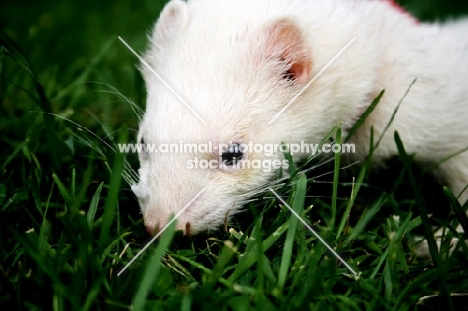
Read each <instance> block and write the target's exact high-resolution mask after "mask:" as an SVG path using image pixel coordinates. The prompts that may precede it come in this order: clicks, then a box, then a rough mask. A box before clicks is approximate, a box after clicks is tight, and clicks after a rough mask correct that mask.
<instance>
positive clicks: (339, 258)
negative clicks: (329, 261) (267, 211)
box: [268, 187, 357, 275]
mask: <svg viewBox="0 0 468 311" xmlns="http://www.w3.org/2000/svg"><path fill="white" fill-rule="evenodd" d="M268 189H269V190H270V191H271V192H272V193H273V194H274V195H275V196H276V197H277V198H278V199H279V200H280V201H281V203H283V204H284V206H286V207H287V208H288V209H289V210H290V211H291V213H293V215H294V216H296V217H297V218H298V219H299V220H300V221H301V222H302V223H303V224H304V226H306V227H307V229H309V230H310V232H312V233H313V235H315V237H316V238H317V239H319V240H320V242H322V243H323V245H325V247H326V248H328V250H329V251H330V252H332V253H333V255H335V256H336V258H338V260H339V261H341V262H342V263H343V264H344V265H345V266H346V268H348V269H349V271H351V272H352V273H353V274H354V275H357V273H356V271H354V270H353V268H351V266H350V265H348V264H347V263H346V261H344V259H343V258H341V257H340V255H338V253H337V252H335V250H334V249H333V248H331V246H330V245H328V244H327V242H325V240H324V239H322V237H321V236H320V235H318V233H317V232H315V230H314V229H312V227H310V226H309V225H308V224H307V223H306V222H305V221H304V220H303V219H302V217H301V216H299V214H298V213H296V211H294V210H293V209H292V207H291V206H289V205H288V203H286V202H285V201H284V200H283V199H282V198H281V197H280V196H279V195H278V194H277V193H276V192H275V191H274V190H273V189H272V188H271V187H268Z"/></svg>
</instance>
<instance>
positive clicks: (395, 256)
mask: <svg viewBox="0 0 468 311" xmlns="http://www.w3.org/2000/svg"><path fill="white" fill-rule="evenodd" d="M272 1H273V0H272ZM400 2H401V3H402V4H403V5H405V7H406V8H407V9H408V10H409V11H411V12H412V13H413V14H414V15H415V16H417V17H418V18H420V19H422V20H435V19H442V20H443V19H447V18H451V17H453V16H458V15H461V14H464V13H468V3H467V2H462V1H457V0H451V1H442V0H439V1H435V0H432V1H429V0H407V1H403V0H402V1H400ZM163 4H164V3H163V2H160V1H156V0H142V1H138V2H137V1H131V0H119V1H101V2H97V1H90V0H84V1H62V2H58V1H51V0H44V1H40V2H39V1H31V0H29V1H26V0H25V1H16V2H14V1H9V2H7V1H3V2H2V3H1V4H0V31H1V32H0V44H1V46H2V48H1V51H0V102H1V105H0V135H1V139H0V164H1V166H2V167H1V168H2V169H1V171H0V243H1V248H0V306H2V307H3V308H2V310H120V309H133V310H176V309H180V310H275V309H278V310H337V309H340V310H415V309H417V310H437V309H446V310H462V309H466V306H467V305H468V297H467V296H464V295H460V294H463V293H468V260H467V259H468V249H467V247H466V245H465V244H464V243H459V245H458V248H459V251H458V252H454V253H450V252H449V248H450V242H451V240H452V239H454V238H462V235H461V234H460V233H457V232H456V231H455V230H448V231H446V232H445V234H444V238H443V239H442V247H441V250H440V252H439V251H437V249H436V248H435V247H434V245H433V243H431V242H433V239H432V238H429V242H430V243H429V246H430V248H431V254H432V255H433V260H428V259H424V258H419V257H417V256H415V255H414V254H413V252H412V249H411V247H410V246H409V245H410V243H412V241H413V240H414V237H415V236H418V235H424V234H425V233H426V234H428V233H430V232H432V230H431V226H434V225H444V226H446V227H447V228H452V229H453V227H456V225H457V224H458V223H464V224H465V226H468V219H467V217H466V215H465V214H464V212H463V211H466V210H467V208H468V205H467V204H465V206H464V207H461V206H460V205H459V204H458V203H457V201H456V199H454V198H453V196H452V195H451V194H450V192H449V191H448V190H446V189H444V188H442V187H441V186H439V185H438V184H437V183H436V182H435V180H433V179H432V178H431V177H430V175H429V174H427V172H425V171H422V170H421V169H418V168H417V167H416V166H414V165H412V163H411V157H410V155H407V154H406V153H405V151H404V147H403V146H404V142H402V143H401V142H400V141H399V140H398V137H396V138H395V140H396V142H395V143H398V144H399V146H400V155H401V156H400V157H399V158H398V159H392V160H390V161H389V163H388V167H387V168H382V169H375V168H372V167H371V166H370V165H369V163H368V162H366V163H363V164H362V165H361V166H352V167H350V168H344V169H340V167H341V168H342V167H344V166H345V164H343V163H342V161H340V157H339V155H337V156H336V157H335V158H334V159H333V160H335V161H331V162H330V163H328V164H326V165H320V166H319V165H318V164H317V162H314V164H311V165H309V168H313V169H311V170H310V171H309V172H308V174H307V175H305V174H294V172H293V171H292V172H293V174H292V175H291V176H292V177H291V178H290V180H288V182H287V183H285V184H284V185H283V186H281V187H277V189H276V190H277V191H278V192H279V193H280V194H281V196H282V197H283V198H284V199H285V200H286V202H287V203H288V205H289V206H291V207H292V208H293V209H294V210H295V211H296V212H297V213H298V214H300V215H301V216H302V218H303V219H305V220H306V222H307V223H308V225H310V226H312V228H313V229H314V230H316V231H317V232H318V233H319V235H320V236H321V237H322V238H323V239H324V240H325V241H326V242H327V243H329V244H330V245H331V246H332V247H333V248H334V249H335V250H336V251H337V252H338V253H339V255H340V256H341V257H342V258H343V260H344V261H345V262H346V263H347V264H348V265H349V268H348V267H346V266H345V265H344V264H343V263H342V262H341V261H340V260H338V259H337V257H335V255H333V254H332V253H331V252H330V251H329V250H327V248H326V247H325V246H324V244H323V243H322V242H321V241H319V240H318V239H317V237H316V236H315V235H313V234H312V233H311V232H310V231H309V230H308V229H307V228H306V227H305V226H304V224H302V223H301V222H299V220H298V218H296V217H294V216H292V214H291V212H290V211H289V209H287V208H286V207H285V206H284V204H282V203H281V202H280V201H279V200H277V199H276V198H275V197H274V196H273V195H271V196H265V197H258V198H256V201H254V202H253V203H251V204H249V206H247V208H246V212H245V213H242V214H240V215H239V216H238V217H236V220H235V221H234V222H233V223H231V224H229V226H228V230H227V231H226V230H224V229H220V230H219V231H217V232H209V233H207V234H202V235H199V236H195V237H189V238H188V237H182V236H180V235H179V234H177V233H176V234H174V232H173V230H172V231H171V230H170V228H169V229H168V230H167V231H166V232H165V233H164V234H163V235H162V237H161V239H160V240H158V241H156V242H154V243H152V244H151V245H150V246H149V247H148V248H147V249H146V250H145V251H144V252H143V253H142V254H141V256H139V257H138V258H137V259H136V260H135V261H134V262H133V263H132V265H130V267H129V268H128V269H126V270H125V271H124V272H123V273H122V274H120V273H119V272H120V271H122V269H123V267H124V266H125V265H126V264H127V263H129V262H130V260H132V258H134V257H135V255H137V253H138V252H139V251H140V250H142V248H143V247H144V246H145V245H146V243H148V242H149V241H150V237H149V236H148V235H147V234H146V232H145V230H144V226H143V221H142V216H141V214H140V211H139V207H138V202H137V200H136V199H135V197H134V195H133V193H132V192H131V190H130V185H129V184H130V183H131V181H132V180H135V177H134V176H132V175H131V174H130V172H131V170H130V168H133V170H135V171H136V169H137V168H138V159H137V157H136V155H132V154H130V155H127V156H126V157H125V158H124V155H123V154H120V153H116V152H114V151H113V150H115V146H116V144H117V143H118V142H132V141H134V140H135V139H136V138H135V137H136V131H137V128H138V114H137V111H138V110H139V109H140V108H141V109H144V106H145V96H146V94H145V89H144V84H143V80H142V78H141V76H140V74H139V71H138V69H137V64H138V60H137V59H136V57H135V56H134V55H133V54H132V53H131V52H130V51H129V50H128V49H127V48H126V47H125V46H124V45H123V44H122V43H121V42H120V41H119V40H118V39H117V37H118V36H120V37H122V38H123V39H124V40H125V41H126V42H128V43H129V44H130V45H131V46H132V47H133V48H134V49H135V50H136V51H139V52H141V51H143V50H144V49H145V44H146V34H147V33H148V31H149V30H150V29H151V26H152V24H153V23H154V21H155V20H156V18H157V16H158V14H159V11H160V10H161V8H162V6H163ZM339 132H340V131H339V130H338V129H336V132H335V134H336V135H337V137H339ZM314 165H315V166H317V167H314ZM441 211H453V212H454V214H447V213H443V212H441ZM462 241H463V238H462ZM353 271H355V272H357V275H355V274H354V273H353ZM425 296H429V297H428V298H427V299H425V300H421V298H422V297H425ZM418 303H419V304H418ZM417 304H418V305H417Z"/></svg>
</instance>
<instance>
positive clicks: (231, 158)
mask: <svg viewBox="0 0 468 311" xmlns="http://www.w3.org/2000/svg"><path fill="white" fill-rule="evenodd" d="M243 156H244V153H243V152H242V151H241V150H240V145H239V144H237V143H234V144H232V145H230V146H229V148H228V150H226V151H225V152H223V154H222V155H221V160H222V161H223V163H224V164H226V165H229V166H231V165H235V164H236V163H237V162H238V161H240V160H242V157H243Z"/></svg>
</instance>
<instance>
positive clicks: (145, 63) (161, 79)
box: [118, 36, 207, 124]
mask: <svg viewBox="0 0 468 311" xmlns="http://www.w3.org/2000/svg"><path fill="white" fill-rule="evenodd" d="M118 38H119V40H120V41H122V43H123V44H124V45H125V46H126V47H127V48H128V49H129V50H130V51H131V52H132V53H133V54H135V56H136V57H138V59H139V60H140V61H141V62H142V63H143V65H145V66H146V67H147V68H148V69H149V70H150V71H151V72H152V73H153V74H154V75H155V76H156V77H157V78H158V79H159V81H161V82H162V84H164V85H165V86H166V87H167V88H168V89H169V91H171V92H172V94H174V95H175V97H177V98H178V99H179V100H180V101H181V102H182V104H184V105H185V107H187V109H188V110H190V111H191V112H192V113H193V114H194V115H195V116H196V117H197V118H198V119H199V120H200V121H201V122H202V123H203V124H207V123H206V122H205V120H203V118H202V117H200V115H198V113H196V112H195V110H193V108H192V107H190V105H189V104H187V102H186V101H185V100H184V99H183V98H182V97H180V96H179V94H177V92H176V91H174V89H173V88H172V87H171V86H170V85H169V84H167V82H166V81H164V80H163V78H161V76H160V75H158V74H157V73H156V71H154V70H153V68H151V66H150V65H148V63H147V62H145V61H144V60H143V58H141V56H140V55H138V54H137V52H135V51H134V50H133V49H132V48H131V47H130V45H128V43H127V42H125V40H124V39H122V38H121V37H120V36H119V37H118Z"/></svg>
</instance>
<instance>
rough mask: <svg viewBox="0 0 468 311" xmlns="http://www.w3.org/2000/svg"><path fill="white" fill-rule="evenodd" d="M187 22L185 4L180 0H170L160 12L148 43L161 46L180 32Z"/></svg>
mask: <svg viewBox="0 0 468 311" xmlns="http://www.w3.org/2000/svg"><path fill="white" fill-rule="evenodd" d="M188 20H189V14H188V9H187V4H186V3H185V2H183V1H181V0H172V1H171V2H169V3H168V4H167V5H166V6H165V7H164V9H163V10H162V12H161V14H160V16H159V20H158V22H157V23H156V25H155V27H154V30H153V33H152V35H151V38H150V41H151V42H153V43H155V44H157V45H161V44H163V42H164V41H166V40H169V39H170V38H171V37H173V36H175V35H176V34H177V33H178V32H179V31H181V30H182V29H183V28H184V27H185V25H186V24H187V22H188Z"/></svg>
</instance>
